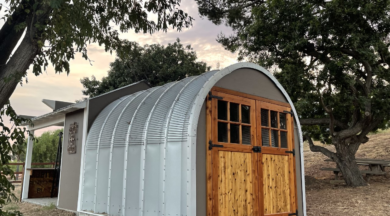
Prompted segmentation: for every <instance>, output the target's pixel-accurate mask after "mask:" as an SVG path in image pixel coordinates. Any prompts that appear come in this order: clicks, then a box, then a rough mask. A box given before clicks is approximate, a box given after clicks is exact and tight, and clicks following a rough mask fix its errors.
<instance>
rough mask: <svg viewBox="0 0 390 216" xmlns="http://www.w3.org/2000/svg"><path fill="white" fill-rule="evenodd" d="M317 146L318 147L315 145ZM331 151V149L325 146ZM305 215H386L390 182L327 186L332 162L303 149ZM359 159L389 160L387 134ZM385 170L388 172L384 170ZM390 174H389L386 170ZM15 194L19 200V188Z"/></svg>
mask: <svg viewBox="0 0 390 216" xmlns="http://www.w3.org/2000/svg"><path fill="white" fill-rule="evenodd" d="M316 144H317V145H321V144H319V143H318V142H317V143H316ZM326 147H327V148H329V149H332V146H326ZM304 156H305V175H306V201H307V213H308V215H310V216H318V215H331V216H358V215H362V216H363V215H364V216H368V215H369V216H385V215H390V213H389V212H390V202H389V200H390V179H389V178H386V177H381V176H378V177H371V178H370V181H369V185H368V186H367V187H358V188H348V187H345V186H340V185H339V186H334V185H331V184H330V183H329V180H330V179H333V178H334V175H333V173H332V172H329V171H320V170H319V168H321V167H333V166H335V165H334V163H332V162H324V160H325V159H326V157H325V156H323V155H322V154H321V153H313V152H311V151H310V149H309V147H308V145H307V144H306V145H305V146H304ZM357 157H360V158H377V159H386V160H390V131H384V132H381V133H378V134H373V135H370V141H369V142H368V143H366V144H364V145H362V146H361V147H360V149H359V151H358V153H357ZM388 169H389V168H388ZM388 171H390V170H388ZM15 194H16V195H17V196H18V197H19V194H20V185H19V186H16V191H15ZM4 209H5V210H18V211H20V212H22V213H23V214H24V215H25V216H49V215H50V216H52V215H53V216H74V215H75V214H74V213H70V212H66V211H62V210H59V209H56V208H55V206H48V207H42V206H39V205H34V204H30V203H19V202H12V203H9V204H7V205H6V206H5V207H4Z"/></svg>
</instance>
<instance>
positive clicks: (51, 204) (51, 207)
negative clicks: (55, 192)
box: [42, 203, 57, 210]
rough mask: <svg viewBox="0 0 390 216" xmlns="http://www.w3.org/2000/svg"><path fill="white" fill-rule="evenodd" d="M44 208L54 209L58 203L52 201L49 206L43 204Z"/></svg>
mask: <svg viewBox="0 0 390 216" xmlns="http://www.w3.org/2000/svg"><path fill="white" fill-rule="evenodd" d="M42 208H43V209H44V210H53V209H56V208H57V207H56V205H54V203H50V205H48V206H43V207H42Z"/></svg>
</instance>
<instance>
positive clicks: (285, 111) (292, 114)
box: [283, 110, 294, 117]
mask: <svg viewBox="0 0 390 216" xmlns="http://www.w3.org/2000/svg"><path fill="white" fill-rule="evenodd" d="M283 112H284V113H289V114H291V116H292V117H294V113H293V112H290V111H287V110H284V111H283Z"/></svg>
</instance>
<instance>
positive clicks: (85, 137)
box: [77, 100, 89, 211]
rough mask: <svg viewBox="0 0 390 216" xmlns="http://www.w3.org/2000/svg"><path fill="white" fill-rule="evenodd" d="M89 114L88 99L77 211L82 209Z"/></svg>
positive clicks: (84, 120)
mask: <svg viewBox="0 0 390 216" xmlns="http://www.w3.org/2000/svg"><path fill="white" fill-rule="evenodd" d="M88 114H89V100H88V101H87V104H86V107H85V108H84V116H83V118H84V119H83V138H82V139H83V140H82V141H81V160H80V179H79V195H78V201H77V211H80V210H81V204H82V203H81V202H82V200H83V199H82V196H83V194H82V189H83V188H82V187H83V181H84V160H85V155H84V154H85V146H86V143H87V135H88V133H87V131H88Z"/></svg>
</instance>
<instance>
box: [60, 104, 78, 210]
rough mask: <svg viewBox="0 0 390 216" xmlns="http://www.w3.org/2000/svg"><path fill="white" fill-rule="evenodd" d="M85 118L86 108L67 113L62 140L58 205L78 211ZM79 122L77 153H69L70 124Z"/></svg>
mask: <svg viewBox="0 0 390 216" xmlns="http://www.w3.org/2000/svg"><path fill="white" fill-rule="evenodd" d="M83 119H84V110H83V109H82V110H78V111H75V112H72V113H68V114H66V117H65V126H64V139H63V141H62V163H61V179H60V193H59V197H58V207H59V208H62V209H67V210H72V211H77V201H78V191H79V180H80V164H81V151H82V140H83V130H84V125H83ZM75 122H77V124H78V130H77V134H76V137H77V140H76V147H77V150H76V154H69V153H68V140H69V127H70V124H73V123H75Z"/></svg>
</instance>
